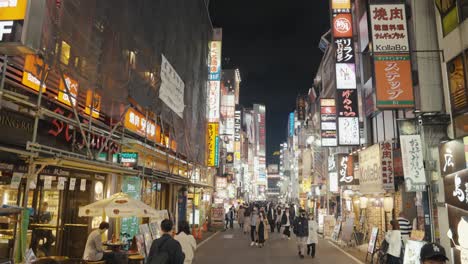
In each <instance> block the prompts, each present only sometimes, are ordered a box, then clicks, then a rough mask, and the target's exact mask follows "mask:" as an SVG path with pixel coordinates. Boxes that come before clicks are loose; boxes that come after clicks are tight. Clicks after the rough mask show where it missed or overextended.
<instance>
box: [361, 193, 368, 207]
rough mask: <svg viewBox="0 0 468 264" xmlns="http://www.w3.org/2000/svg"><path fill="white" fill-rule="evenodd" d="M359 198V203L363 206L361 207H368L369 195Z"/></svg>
mask: <svg viewBox="0 0 468 264" xmlns="http://www.w3.org/2000/svg"><path fill="white" fill-rule="evenodd" d="M359 200H360V203H359V204H360V206H361V209H366V208H367V201H368V199H367V197H364V196H363V197H361V198H360V199H359Z"/></svg>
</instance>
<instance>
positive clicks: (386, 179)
mask: <svg viewBox="0 0 468 264" xmlns="http://www.w3.org/2000/svg"><path fill="white" fill-rule="evenodd" d="M380 154H381V155H382V181H383V185H382V186H383V189H384V190H387V191H394V190H395V176H394V172H393V145H392V142H391V141H384V142H382V143H380Z"/></svg>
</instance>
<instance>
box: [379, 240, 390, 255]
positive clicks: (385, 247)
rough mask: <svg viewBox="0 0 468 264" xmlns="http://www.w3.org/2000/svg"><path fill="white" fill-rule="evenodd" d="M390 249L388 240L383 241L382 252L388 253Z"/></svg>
mask: <svg viewBox="0 0 468 264" xmlns="http://www.w3.org/2000/svg"><path fill="white" fill-rule="evenodd" d="M388 247H389V244H388V242H387V240H384V241H382V243H381V244H380V251H382V252H384V253H387V251H388Z"/></svg>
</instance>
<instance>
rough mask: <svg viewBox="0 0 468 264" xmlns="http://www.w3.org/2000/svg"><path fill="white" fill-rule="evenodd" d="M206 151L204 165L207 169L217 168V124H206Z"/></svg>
mask: <svg viewBox="0 0 468 264" xmlns="http://www.w3.org/2000/svg"><path fill="white" fill-rule="evenodd" d="M206 136H207V140H206V144H207V149H208V155H207V160H206V165H207V166H208V167H216V166H218V159H219V154H218V137H219V123H208V125H207V133H206Z"/></svg>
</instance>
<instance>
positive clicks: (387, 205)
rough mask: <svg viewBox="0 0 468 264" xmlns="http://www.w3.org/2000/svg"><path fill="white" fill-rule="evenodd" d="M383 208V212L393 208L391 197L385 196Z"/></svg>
mask: <svg viewBox="0 0 468 264" xmlns="http://www.w3.org/2000/svg"><path fill="white" fill-rule="evenodd" d="M383 208H384V210H385V212H391V211H392V210H393V197H385V198H384V201H383Z"/></svg>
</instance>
